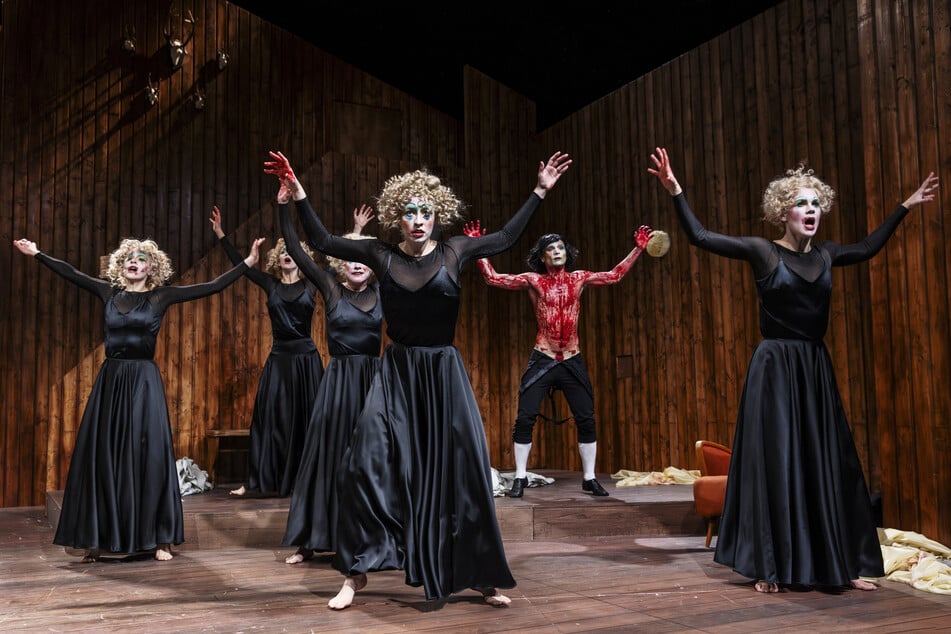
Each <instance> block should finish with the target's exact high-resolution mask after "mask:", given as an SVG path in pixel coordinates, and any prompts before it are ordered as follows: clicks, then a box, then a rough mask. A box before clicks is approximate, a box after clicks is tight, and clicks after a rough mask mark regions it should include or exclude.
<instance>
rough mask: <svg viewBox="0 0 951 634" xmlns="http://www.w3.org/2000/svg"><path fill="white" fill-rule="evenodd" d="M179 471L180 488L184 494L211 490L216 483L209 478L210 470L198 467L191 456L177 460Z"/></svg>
mask: <svg viewBox="0 0 951 634" xmlns="http://www.w3.org/2000/svg"><path fill="white" fill-rule="evenodd" d="M175 469H176V470H177V471H178V490H179V491H181V493H182V495H191V494H192V493H201V492H202V491H210V490H211V489H212V488H213V487H214V485H213V484H212V483H211V481H210V480H209V479H208V472H207V471H205V470H204V469H201V468H199V467H198V465H196V464H195V461H194V460H192V459H191V458H179V459H178V460H176V461H175Z"/></svg>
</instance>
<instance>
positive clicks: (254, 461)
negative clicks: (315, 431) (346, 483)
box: [209, 206, 324, 497]
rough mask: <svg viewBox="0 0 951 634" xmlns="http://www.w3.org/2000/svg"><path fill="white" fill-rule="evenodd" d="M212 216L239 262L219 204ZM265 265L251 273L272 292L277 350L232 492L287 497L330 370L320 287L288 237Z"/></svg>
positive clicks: (267, 371)
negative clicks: (319, 337) (323, 350)
mask: <svg viewBox="0 0 951 634" xmlns="http://www.w3.org/2000/svg"><path fill="white" fill-rule="evenodd" d="M209 220H210V221H211V226H212V229H213V230H214V232H215V235H216V236H218V239H219V240H220V241H221V244H222V246H223V247H224V249H225V253H227V254H228V258H229V259H230V260H231V261H232V262H237V261H238V260H239V259H240V258H241V256H240V254H239V253H238V251H237V250H236V249H235V248H234V246H232V244H231V242H230V241H229V240H228V238H227V237H225V233H224V231H223V230H222V228H221V210H220V209H218V207H217V206H216V207H215V208H214V210H213V211H212V214H211V218H209ZM301 251H309V249H304V248H303V247H302V248H301ZM304 257H305V258H307V260H309V261H311V262H312V261H313V259H312V257H313V254H312V253H307V252H305V253H304ZM264 267H265V270H266V271H269V272H268V273H265V272H263V271H259V270H258V269H256V268H251V269H248V270H247V272H245V275H247V276H248V279H250V280H251V281H252V282H254V283H255V284H257V285H258V286H260V287H261V288H262V289H264V292H265V293H267V312H268V317H270V320H271V353H270V354H269V355H268V357H267V361H265V362H264V368H263V369H262V370H261V377H260V379H259V380H258V391H257V395H256V396H255V398H254V410H253V411H252V413H251V435H250V439H249V440H250V443H249V445H250V446H249V452H248V482H247V484H246V485H245V484H242V485H241V486H240V487H238V488H237V489H234V490H232V491H231V494H232V495H238V496H241V495H245V494H246V493H248V492H249V491H254V492H256V493H260V494H263V495H276V496H279V497H286V496H288V495H290V493H291V489H293V487H294V479H295V478H296V477H297V468H298V466H299V465H300V456H301V451H302V450H303V447H304V432H305V431H306V429H307V422H308V421H309V420H310V414H311V412H312V411H313V408H314V400H315V399H316V398H317V388H318V386H319V385H320V381H321V378H322V377H323V375H324V364H323V360H322V359H321V358H320V352H319V351H318V350H317V346H316V345H315V344H314V340H313V339H312V338H311V336H310V332H311V325H312V322H313V317H314V310H315V309H316V307H317V303H316V295H317V288H316V287H315V286H314V284H313V283H312V282H310V281H308V280H306V279H304V278H302V277H301V274H300V268H299V267H298V264H297V262H295V258H293V257H291V255H290V254H289V253H288V249H287V248H285V245H284V239H283V238H281V239H279V240H278V241H277V244H275V245H274V248H272V249H271V250H270V251H268V253H267V259H266V260H265V263H264Z"/></svg>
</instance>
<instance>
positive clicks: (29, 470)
mask: <svg viewBox="0 0 951 634" xmlns="http://www.w3.org/2000/svg"><path fill="white" fill-rule="evenodd" d="M2 10H3V28H2V29H0V46H2V49H0V50H2V62H0V64H2V65H0V184H3V185H4V191H3V193H2V194H0V210H2V212H0V217H2V222H0V237H2V238H3V241H4V243H5V244H7V245H9V244H10V241H11V240H13V239H15V238H19V237H23V236H28V237H30V238H32V239H34V240H36V241H37V243H38V244H39V246H40V248H41V249H42V250H44V251H46V252H47V253H49V254H50V255H53V256H55V257H59V258H61V259H64V260H67V261H69V262H70V263H72V264H74V265H75V266H76V267H77V268H79V269H80V270H83V271H86V272H96V271H98V270H99V258H100V256H102V255H103V254H107V253H108V252H110V251H111V250H112V249H114V248H115V246H116V245H117V243H118V241H119V239H120V238H122V237H126V236H130V235H131V236H142V237H152V238H154V239H156V240H157V241H158V243H159V244H160V245H161V246H162V247H163V248H164V249H165V250H166V251H167V252H168V253H169V255H170V257H171V258H172V261H173V263H174V265H175V267H176V269H177V271H178V273H179V276H178V277H177V279H175V280H174V282H175V283H177V284H182V283H190V282H193V281H202V280H206V279H210V278H212V277H214V276H215V275H217V274H218V273H220V272H222V271H224V270H225V269H227V268H228V267H229V266H230V265H229V264H228V263H227V261H226V259H225V258H224V254H223V253H222V252H221V249H220V248H217V247H216V240H215V239H214V236H213V234H212V233H211V230H210V226H209V223H208V220H207V218H208V216H209V214H210V211H211V207H212V205H219V206H220V207H221V209H222V210H223V213H224V222H225V229H226V231H227V232H228V233H229V235H230V237H231V239H232V241H233V242H234V243H235V244H236V245H237V246H238V248H239V249H240V250H244V249H246V247H247V245H249V244H250V242H251V240H252V239H253V238H254V237H256V236H259V235H263V236H266V237H268V238H269V243H266V244H265V247H267V246H268V244H273V240H274V239H275V238H276V237H277V232H278V229H277V222H276V214H275V211H274V209H273V207H272V205H271V204H270V200H271V199H272V198H273V195H274V193H275V191H276V190H275V189H274V186H275V183H274V182H273V180H274V179H273V177H270V176H266V175H264V174H262V170H261V168H262V162H263V161H264V160H265V159H266V158H267V151H268V150H270V149H281V150H283V151H284V152H285V153H287V154H288V156H289V157H291V159H292V160H293V161H294V163H295V166H297V168H298V171H299V172H300V173H301V174H302V176H303V175H307V176H311V175H312V174H315V175H320V174H321V173H322V172H321V168H322V162H323V159H324V157H325V156H327V155H328V154H332V153H333V152H334V150H335V148H336V147H337V146H338V145H339V146H345V147H358V148H361V149H362V150H363V151H364V152H365V153H366V155H355V156H351V157H348V161H350V163H352V166H349V167H348V169H350V171H352V172H354V174H353V175H352V178H351V177H350V176H348V174H349V173H350V172H345V171H341V173H340V175H341V177H340V179H339V180H338V181H336V183H335V185H336V188H335V189H328V192H330V193H327V194H325V193H324V192H323V191H320V190H318V191H317V192H316V193H317V194H318V196H319V197H320V199H321V200H324V199H328V200H329V201H330V202H331V203H333V204H334V205H336V209H337V210H338V211H339V216H335V217H334V218H333V219H332V221H330V222H329V223H328V224H330V225H331V226H332V227H335V228H336V227H337V226H338V225H339V226H340V227H343V226H344V225H345V224H346V223H349V222H352V219H351V215H350V214H351V210H352V209H353V207H354V206H356V205H358V204H359V203H360V202H372V200H371V199H370V196H371V194H372V193H374V192H375V191H376V190H377V189H379V187H380V185H381V183H382V181H383V179H384V178H385V177H386V176H389V175H390V174H391V173H393V172H395V171H397V170H404V169H409V168H410V167H413V168H415V167H417V166H419V165H421V164H427V165H431V166H440V165H445V166H447V167H446V168H445V169H446V170H447V171H449V172H450V173H452V171H453V170H455V172H456V173H455V174H453V176H454V177H455V178H456V179H457V180H459V181H461V180H462V179H461V178H459V177H458V170H459V168H458V166H459V164H460V163H461V161H462V156H461V143H462V128H461V126H460V124H459V122H458V121H457V120H456V119H454V118H452V117H450V116H448V115H447V114H445V113H442V112H440V111H438V110H435V109H433V108H431V107H429V106H426V105H424V104H422V103H421V102H419V101H418V100H416V99H414V98H412V97H410V96H408V95H406V94H404V93H402V92H400V91H398V90H396V89H394V88H393V87H391V86H389V85H387V84H385V83H383V82H381V81H379V80H377V79H375V78H373V77H370V76H368V75H367V74H366V73H364V72H361V71H359V70H358V69H356V68H354V67H352V66H350V65H347V64H344V63H342V62H340V61H339V60H336V59H335V58H333V57H330V56H329V55H327V54H326V53H324V52H323V51H321V50H319V49H317V48H315V47H313V46H312V45H310V44H307V43H305V42H303V41H302V40H300V39H299V38H296V37H294V36H291V35H290V34H288V33H286V32H285V31H283V30H281V29H277V28H275V27H273V26H271V25H269V24H267V23H264V22H262V21H261V20H259V19H257V18H255V17H253V16H251V15H250V14H248V13H247V12H246V11H244V10H241V9H238V8H236V7H234V6H232V5H230V4H229V3H227V2H223V1H215V0H195V1H194V2H190V1H186V2H184V3H183V2H174V3H170V2H167V1H160V0H148V1H146V2H137V3H124V2H119V1H118V0H91V1H90V2H85V3H73V2H67V1H65V0H54V1H53V2H51V3H46V4H44V5H42V6H40V5H37V4H36V3H31V2H26V1H24V0H15V1H9V2H4V3H3V4H2ZM187 11H191V12H192V13H193V15H194V16H195V18H196V19H197V25H196V28H195V31H194V37H193V39H192V40H191V41H190V42H189V44H188V55H187V57H186V58H185V63H184V65H183V67H182V68H181V69H179V70H177V71H172V70H171V68H170V65H169V64H168V62H167V57H166V55H167V50H166V49H165V47H164V45H165V39H164V37H163V35H162V30H163V27H165V26H167V19H168V17H169V16H170V15H172V16H173V18H172V20H171V22H170V25H171V27H172V30H173V32H174V33H177V32H178V31H177V29H178V28H179V27H180V26H181V16H182V15H183V14H184V13H185V12H187ZM51 15H55V16H56V19H55V20H52V19H50V16H51ZM131 33H134V34H135V52H134V53H130V52H127V51H125V50H123V49H122V46H121V45H122V40H123V38H124V36H125V35H127V34H131ZM218 50H223V51H225V52H227V53H228V54H229V56H230V64H229V65H228V66H227V68H225V69H224V70H220V69H219V68H218V66H217V64H216V52H217V51H218ZM150 77H151V80H152V82H153V83H154V84H156V85H157V86H158V89H159V100H158V103H157V104H156V105H155V106H154V107H152V108H149V107H147V106H146V104H145V100H144V95H143V89H144V88H145V86H146V85H148V82H149V78H150ZM197 90H202V91H203V92H204V93H205V96H206V103H207V105H206V107H205V109H204V110H202V111H198V110H196V109H194V108H193V106H192V103H193V102H192V96H193V95H194V93H195V92H196V91H197ZM354 112H358V113H362V114H360V117H361V119H360V120H359V121H358V122H357V124H352V128H349V129H347V130H344V131H341V130H340V129H339V127H340V126H338V125H337V124H338V119H339V120H344V121H350V120H352V114H353V113H354ZM348 117H349V118H348ZM381 126H382V128H381ZM367 130H373V131H376V132H380V131H382V132H384V134H382V135H380V136H382V137H383V138H384V139H386V140H387V144H383V143H382V142H381V141H379V139H378V138H377V136H376V135H372V134H369V133H368V132H367ZM394 156H395V157H397V159H396V160H393V159H392V157H394ZM378 157H386V158H378ZM337 163H341V164H342V161H337ZM348 165H349V164H348ZM328 174H329V175H330V176H329V177H331V176H335V175H336V172H335V171H334V170H330V171H328ZM329 177H328V178H329ZM0 270H2V271H3V274H2V277H0V279H2V282H0V284H2V286H0V293H2V295H3V296H4V297H11V298H12V297H17V298H20V300H21V301H16V302H5V303H4V307H3V309H2V310H3V320H2V327H0V349H2V351H3V355H2V357H3V359H2V361H0V363H2V364H3V366H2V369H3V371H2V390H0V408H2V413H0V418H2V421H3V427H2V432H0V452H2V457H3V464H4V468H3V469H2V471H0V479H2V480H0V492H2V493H0V505H2V506H17V505H31V504H39V503H41V502H42V500H43V496H44V494H45V492H46V490H47V489H57V488H62V486H63V482H64V479H65V473H66V469H67V467H68V464H69V460H70V456H71V453H72V448H73V445H74V442H75V431H76V428H77V426H78V424H79V420H80V416H81V414H82V410H83V407H84V405H85V401H86V396H87V395H88V393H89V390H90V388H91V385H92V383H93V381H94V379H95V375H96V372H97V370H98V367H99V364H100V362H101V359H102V355H103V352H102V346H101V342H102V325H101V320H102V309H101V307H100V306H99V305H98V301H97V300H95V299H94V298H92V297H91V296H89V295H88V294H86V293H82V292H80V291H79V290H78V289H76V288H74V287H72V286H71V285H69V284H67V283H65V282H63V281H62V280H60V279H58V278H57V277H56V276H55V275H52V274H51V273H50V272H49V271H48V270H46V269H45V268H44V267H42V266H40V265H38V264H36V263H33V262H31V261H29V260H27V259H26V258H25V257H23V256H21V255H20V254H19V253H18V252H16V251H15V249H13V248H12V247H8V248H5V249H0ZM269 328H270V326H269V322H268V320H267V314H266V310H265V305H264V298H263V296H262V293H261V291H260V289H258V288H257V287H255V286H253V285H251V284H249V283H248V282H247V281H239V282H237V283H236V284H235V285H233V286H232V287H231V288H229V289H228V290H227V291H225V292H224V293H221V294H220V295H217V296H215V297H212V298H208V299H205V300H201V301H198V302H193V303H189V304H187V305H184V306H176V307H173V308H172V309H171V310H170V311H169V313H168V315H167V316H166V320H165V326H164V328H163V331H162V334H161V336H160V341H159V344H158V351H157V356H156V361H157V363H158V364H159V367H160V369H161V371H162V374H163V376H164V377H165V381H166V391H167V396H168V404H169V410H170V413H171V418H172V424H173V427H174V432H175V439H176V443H177V445H176V447H177V450H178V452H179V455H187V456H191V457H193V458H194V459H196V461H198V462H199V464H207V463H206V456H205V448H204V441H203V439H204V433H205V430H206V429H208V428H211V427H246V426H247V425H248V423H249V418H250V412H251V408H252V405H253V400H254V394H255V388H256V386H257V379H258V376H259V373H260V370H261V367H262V366H263V363H264V360H265V358H266V356H267V354H268V350H269V348H270V330H269ZM314 337H315V339H316V340H317V341H318V342H319V345H321V346H322V348H321V349H322V352H323V354H324V356H325V357H326V354H327V353H326V348H325V344H324V343H323V321H322V314H321V315H320V316H318V318H317V319H315V326H314Z"/></svg>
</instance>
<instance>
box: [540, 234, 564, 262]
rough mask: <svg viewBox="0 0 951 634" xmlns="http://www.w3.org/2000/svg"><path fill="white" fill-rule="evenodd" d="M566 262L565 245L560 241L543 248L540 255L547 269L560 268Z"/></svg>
mask: <svg viewBox="0 0 951 634" xmlns="http://www.w3.org/2000/svg"><path fill="white" fill-rule="evenodd" d="M567 261H568V251H567V250H566V249H565V243H564V242H563V241H561V240H556V241H555V242H552V243H551V244H549V245H548V246H547V247H545V252H544V253H543V254H542V262H543V263H544V264H545V266H548V267H562V266H565V263H566V262H567Z"/></svg>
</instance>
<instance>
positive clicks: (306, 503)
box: [279, 192, 383, 564]
mask: <svg viewBox="0 0 951 634" xmlns="http://www.w3.org/2000/svg"><path fill="white" fill-rule="evenodd" d="M289 195H290V194H289V192H287V194H286V196H285V197H284V198H283V199H282V200H279V202H280V203H281V232H282V233H283V234H284V240H285V241H286V242H287V244H288V245H290V251H291V256H293V257H294V259H295V260H297V261H298V262H300V263H301V272H302V273H303V274H304V275H305V276H306V277H307V279H309V280H311V281H312V282H313V283H314V284H316V285H317V288H318V289H319V290H320V294H321V295H323V298H324V313H325V315H326V324H327V326H326V332H327V348H328V350H329V351H330V363H329V364H327V370H326V372H325V373H324V378H323V381H321V383H320V389H319V390H318V391H317V400H316V401H315V403H314V409H313V412H312V414H311V417H310V423H309V424H308V426H307V434H306V438H305V441H304V452H303V454H302V455H301V461H300V468H299V469H298V471H297V481H296V483H295V485H294V492H293V493H292V494H291V505H290V509H289V510H288V513H287V529H286V530H285V532H284V540H283V542H282V543H283V544H284V545H285V546H297V547H298V548H297V552H296V553H294V554H292V555H290V556H289V557H287V559H285V560H284V561H285V562H287V563H289V564H297V563H300V562H302V561H304V560H305V559H310V558H311V557H312V556H313V554H314V552H333V551H335V550H336V549H337V537H336V535H337V488H336V483H337V481H336V474H337V468H338V466H339V465H340V461H341V459H342V458H343V455H344V452H345V451H346V449H347V447H348V446H349V444H350V435H351V434H352V432H353V426H354V424H355V423H356V420H357V415H358V414H359V413H360V411H361V410H362V409H363V403H364V400H365V398H366V394H367V392H368V391H369V389H370V381H371V380H372V379H373V377H374V376H375V375H376V372H377V370H378V369H379V368H380V343H381V340H382V328H383V308H382V306H381V303H380V290H379V286H378V284H377V283H376V280H375V278H374V276H373V272H372V271H371V270H370V269H369V267H367V266H366V265H364V264H361V263H359V262H345V261H343V260H340V259H337V258H329V261H328V269H323V268H321V267H320V266H317V264H316V263H315V262H314V261H313V260H312V259H309V258H307V257H306V254H304V251H303V249H302V248H300V247H299V246H298V245H300V239H299V238H298V236H297V229H296V227H295V226H294V221H293V218H292V217H291V214H290V213H289V212H288V209H287V202H288V200H289ZM372 217H373V209H371V208H370V207H368V206H365V205H363V206H361V207H360V209H354V211H353V232H352V233H348V234H346V235H345V236H344V237H345V238H348V239H351V240H359V239H367V240H369V239H372V238H371V237H370V236H364V235H362V233H363V228H364V227H365V226H366V225H367V223H369V222H370V220H371V219H372Z"/></svg>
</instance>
